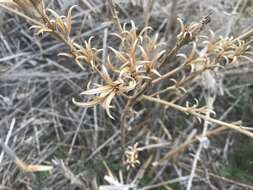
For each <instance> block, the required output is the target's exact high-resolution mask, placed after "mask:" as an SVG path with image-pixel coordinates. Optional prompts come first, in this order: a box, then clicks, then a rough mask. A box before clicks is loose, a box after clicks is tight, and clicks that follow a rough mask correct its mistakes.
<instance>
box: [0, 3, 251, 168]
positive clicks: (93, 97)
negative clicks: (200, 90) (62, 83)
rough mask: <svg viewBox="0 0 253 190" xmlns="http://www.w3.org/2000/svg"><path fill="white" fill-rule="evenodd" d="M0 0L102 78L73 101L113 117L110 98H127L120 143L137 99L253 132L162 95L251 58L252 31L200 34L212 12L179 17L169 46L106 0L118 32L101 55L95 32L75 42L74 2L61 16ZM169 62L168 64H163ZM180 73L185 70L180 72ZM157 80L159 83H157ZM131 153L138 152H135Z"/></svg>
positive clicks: (83, 67)
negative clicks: (197, 16) (233, 34)
mask: <svg viewBox="0 0 253 190" xmlns="http://www.w3.org/2000/svg"><path fill="white" fill-rule="evenodd" d="M0 2H1V4H0V5H1V7H3V8H5V9H7V10H9V11H12V12H15V13H16V14H19V15H20V16H23V17H25V18H27V19H28V20H29V21H31V22H32V24H33V26H32V27H31V29H34V30H35V34H37V35H43V34H44V33H48V34H50V35H52V36H53V37H54V38H56V39H57V40H59V41H61V42H63V43H64V44H65V45H66V46H67V47H68V52H63V53H61V54H60V55H62V56H66V57H69V58H71V59H73V60H74V61H75V63H76V64H77V65H78V66H79V67H80V69H81V70H88V71H90V72H94V73H96V74H97V75H98V76H99V77H100V78H101V83H99V84H98V83H93V82H92V81H91V83H89V85H88V86H87V89H85V90H84V91H83V92H81V95H83V96H85V97H86V98H85V99H89V101H77V100H76V98H73V103H74V104H75V105H77V106H81V107H93V106H97V105H101V106H102V107H103V108H104V109H105V110H106V113H107V115H108V116H109V117H110V118H111V119H114V114H112V109H113V108H114V106H113V103H114V101H113V100H114V99H115V98H118V97H122V98H124V99H125V109H124V113H122V114H121V118H120V120H121V121H120V122H121V133H122V146H123V148H124V147H125V135H126V134H125V128H126V126H125V125H126V119H127V118H126V117H127V115H128V114H129V113H130V112H131V111H132V110H134V105H135V104H136V103H137V102H140V101H151V102H155V103H158V104H161V105H165V106H167V107H171V108H174V109H176V110H178V111H181V112H183V113H185V114H190V115H193V116H195V117H196V118H198V119H200V120H205V121H208V122H211V123H215V124H218V125H221V126H225V127H228V128H231V129H233V130H236V131H238V132H240V133H242V134H245V135H247V136H250V137H253V134H252V133H251V132H249V131H248V130H246V128H244V127H242V126H237V125H233V124H229V123H225V122H222V121H219V120H216V119H214V118H211V117H209V116H206V113H207V112H208V111H211V110H209V109H210V108H208V107H205V106H204V107H201V106H199V104H198V102H197V101H196V104H194V105H192V106H190V105H189V104H186V106H182V105H179V104H177V103H176V102H177V101H176V100H175V99H161V98H160V97H161V96H162V95H164V94H166V93H167V94H169V93H171V94H173V93H179V98H180V97H181V96H182V95H184V94H187V92H188V89H187V88H188V87H189V86H190V85H191V84H194V83H196V81H197V80H198V79H201V78H203V76H205V75H206V74H211V75H212V73H215V72H217V71H218V70H219V69H223V68H224V67H226V66H227V65H231V64H234V63H235V62H237V61H238V60H240V59H246V60H250V61H251V58H250V56H251V55H252V53H251V47H250V44H251V42H252V32H251V31H249V32H248V33H245V34H243V35H241V36H239V37H236V38H233V37H219V38H216V37H215V35H214V33H213V32H212V31H210V34H207V35H205V36H202V34H201V33H202V32H203V29H204V28H205V26H206V25H207V24H208V23H209V22H210V20H211V18H210V17H211V16H210V15H208V16H205V17H203V18H202V19H201V20H200V21H198V22H192V23H190V24H188V25H186V24H185V23H184V22H183V20H181V19H180V18H178V23H179V26H180V32H179V33H178V35H177V36H175V38H176V44H175V46H174V47H173V48H172V49H168V48H167V46H166V44H165V43H161V39H159V36H158V34H156V35H151V33H152V32H151V31H152V28H151V27H149V26H145V27H144V28H143V29H141V30H139V29H138V27H137V26H136V25H135V23H134V21H131V22H130V23H126V24H121V22H120V20H119V18H118V15H117V11H116V9H115V3H114V2H113V1H112V0H109V1H108V5H109V7H110V10H111V13H112V16H113V22H114V24H115V26H116V28H117V32H116V33H113V34H112V35H113V36H115V38H118V39H119V40H120V43H119V46H118V47H110V48H109V52H108V55H107V57H106V59H105V61H103V59H102V52H103V49H97V48H95V47H93V45H92V39H93V37H90V38H89V39H87V40H86V41H85V42H84V45H82V44H78V43H77V42H75V41H74V39H73V38H72V37H71V30H72V27H71V26H72V11H73V9H74V8H75V7H74V6H73V7H71V8H70V9H69V12H68V14H67V16H60V15H58V14H57V13H56V12H55V11H54V10H52V9H46V7H45V5H44V2H43V0H12V1H11V0H4V1H0ZM13 8H15V9H13ZM185 45H190V46H191V47H192V48H191V49H190V50H189V51H188V52H187V53H180V49H181V48H182V47H183V46H185ZM200 49H201V50H200ZM176 58H177V59H178V60H179V61H180V64H177V66H175V67H166V66H167V65H169V64H171V61H172V60H173V59H176ZM167 68H170V69H168V70H166V69H167ZM179 73H183V74H181V75H178V74H179ZM178 76H180V77H178ZM168 81H170V82H168ZM171 81H172V83H171ZM157 84H159V85H157ZM157 86H159V87H160V88H156V87H157ZM87 97H88V98H87ZM115 114H116V113H115ZM135 148H136V147H135ZM128 153H129V152H128ZM135 157H136V158H138V156H135ZM131 160H132V161H129V160H128V164H129V165H130V166H133V167H134V165H135V164H136V163H139V162H138V161H136V160H134V159H132V158H131Z"/></svg>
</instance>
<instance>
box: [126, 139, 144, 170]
mask: <svg viewBox="0 0 253 190" xmlns="http://www.w3.org/2000/svg"><path fill="white" fill-rule="evenodd" d="M137 147H138V143H135V144H134V146H129V147H128V148H127V150H126V151H125V156H126V161H125V164H126V165H127V170H129V169H130V168H135V167H136V166H137V165H140V164H141V162H140V161H139V152H138V148H137Z"/></svg>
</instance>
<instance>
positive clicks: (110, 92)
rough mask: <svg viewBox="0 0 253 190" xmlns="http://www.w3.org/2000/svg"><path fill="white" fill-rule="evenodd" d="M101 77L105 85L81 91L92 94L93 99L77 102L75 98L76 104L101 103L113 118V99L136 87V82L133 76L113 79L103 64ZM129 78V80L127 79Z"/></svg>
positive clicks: (83, 105) (93, 104) (82, 105)
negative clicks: (111, 109)
mask: <svg viewBox="0 0 253 190" xmlns="http://www.w3.org/2000/svg"><path fill="white" fill-rule="evenodd" d="M100 75H101V77H102V78H103V80H104V81H105V85H104V86H103V85H99V84H96V86H98V87H97V88H95V89H90V90H86V91H84V92H82V93H81V95H91V96H93V97H92V100H91V101H89V102H77V101H76V100H75V99H73V102H74V104H76V105H78V106H81V107H93V106H95V105H98V104H101V105H102V106H103V107H104V108H105V109H106V112H107V114H108V116H109V117H110V118H112V119H114V118H113V116H112V115H111V113H110V108H112V106H111V102H112V99H113V98H114V97H115V96H117V95H122V94H124V93H127V92H129V91H131V90H133V89H135V87H136V82H135V80H134V79H132V78H131V77H125V78H123V77H120V78H118V79H117V80H113V79H112V78H111V77H110V76H109V73H108V71H107V69H106V67H105V66H103V65H102V72H100ZM126 79H128V80H126Z"/></svg>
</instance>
